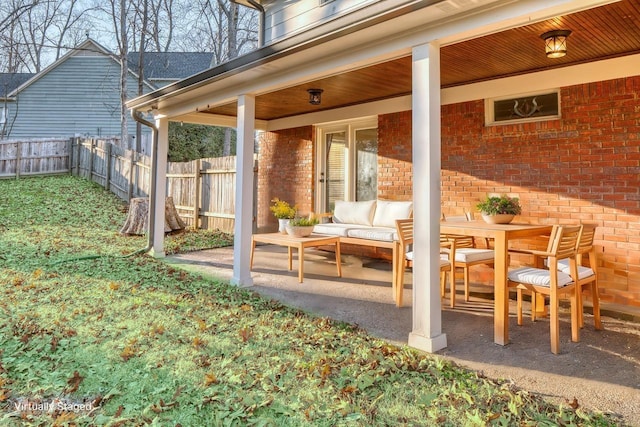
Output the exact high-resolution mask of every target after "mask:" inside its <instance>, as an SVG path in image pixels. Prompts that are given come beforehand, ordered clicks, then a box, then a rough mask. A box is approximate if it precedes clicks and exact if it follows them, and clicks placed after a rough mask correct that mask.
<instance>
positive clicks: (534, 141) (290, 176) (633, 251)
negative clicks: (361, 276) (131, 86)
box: [258, 76, 640, 307]
mask: <svg viewBox="0 0 640 427" xmlns="http://www.w3.org/2000/svg"><path fill="white" fill-rule="evenodd" d="M561 108H562V118H561V119H559V120H548V121H541V122H533V123H526V124H517V125H502V126H490V127H485V126H484V102H483V101H482V100H478V101H472V102H465V103H461V104H454V105H446V106H443V108H442V209H443V212H444V213H446V214H460V213H462V212H463V211H465V210H466V211H475V204H476V203H477V202H478V201H479V200H480V199H482V198H484V197H485V196H486V195H487V193H508V194H511V195H515V196H518V197H520V199H521V201H522V206H523V215H522V216H521V218H522V220H524V221H529V222H533V223H544V224H553V223H577V222H579V221H585V222H590V223H596V224H597V225H598V230H597V234H596V242H595V243H596V247H597V248H598V251H599V277H598V280H599V282H600V284H599V286H600V287H601V289H602V295H601V297H602V300H603V301H607V302H616V303H621V304H627V305H632V306H637V307H640V76H638V77H631V78H625V79H617V80H611V81H605V82H599V83H592V84H584V85H578V86H571V87H565V88H562V90H561ZM312 135H313V129H312V128H311V127H304V128H300V129H290V130H286V131H279V132H273V133H268V134H265V135H264V136H263V139H262V142H261V152H260V172H259V178H258V179H259V182H258V212H259V218H258V226H259V227H261V226H263V227H264V225H265V224H267V225H271V227H272V229H275V220H274V219H273V216H272V215H270V213H269V211H268V205H269V200H271V199H272V198H273V197H280V198H284V199H286V200H290V201H295V203H297V204H298V205H299V206H300V207H301V210H304V211H310V210H312V206H313V200H312V199H313V186H314V180H313V167H314V159H313V156H314V150H313V142H312ZM378 152H379V158H378V186H379V188H378V197H379V198H381V199H401V200H409V199H411V197H412V163H411V112H410V111H405V112H400V113H393V114H387V115H383V116H380V117H379V118H378ZM354 249H355V248H354ZM479 274H480V275H483V276H487V277H488V276H490V274H492V272H491V270H488V271H482V269H480V271H479ZM489 280H490V277H489Z"/></svg>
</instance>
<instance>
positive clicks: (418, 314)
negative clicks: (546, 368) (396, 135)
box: [409, 42, 447, 352]
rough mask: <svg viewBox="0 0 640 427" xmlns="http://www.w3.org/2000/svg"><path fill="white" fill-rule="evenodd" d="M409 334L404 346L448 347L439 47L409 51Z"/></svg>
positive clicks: (421, 347) (418, 48) (425, 46)
mask: <svg viewBox="0 0 640 427" xmlns="http://www.w3.org/2000/svg"><path fill="white" fill-rule="evenodd" d="M412 110H413V113H412V122H413V125H412V145H413V218H414V244H413V254H414V260H416V261H414V263H413V330H412V331H411V333H410V334H409V345H410V346H411V347H415V348H418V349H421V350H425V351H428V352H435V351H438V350H440V349H442V348H445V347H446V346H447V336H446V335H445V334H443V333H442V309H441V301H440V285H439V277H440V259H439V258H440V254H439V252H440V249H439V246H440V46H439V45H438V43H437V42H431V43H429V44H425V45H421V46H417V47H414V48H413V92H412Z"/></svg>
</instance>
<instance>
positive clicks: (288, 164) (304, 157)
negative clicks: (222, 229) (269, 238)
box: [257, 126, 315, 232]
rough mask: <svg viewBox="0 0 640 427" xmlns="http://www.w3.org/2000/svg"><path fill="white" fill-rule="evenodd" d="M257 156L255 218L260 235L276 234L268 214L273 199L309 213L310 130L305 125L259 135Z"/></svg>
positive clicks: (310, 190) (311, 150) (312, 150)
mask: <svg viewBox="0 0 640 427" xmlns="http://www.w3.org/2000/svg"><path fill="white" fill-rule="evenodd" d="M259 138H260V140H259V144H260V152H259V155H258V165H259V166H258V200H257V204H258V218H257V225H258V230H259V231H260V232H267V231H276V230H277V229H278V221H277V220H276V219H275V218H274V216H273V215H272V214H271V211H269V205H270V202H271V200H272V199H273V198H275V197H277V198H279V199H282V200H286V201H287V202H289V203H292V204H296V205H297V206H298V211H299V212H300V213H309V212H311V211H312V210H313V190H314V182H315V180H314V179H313V166H314V153H315V150H314V149H313V128H312V127H311V126H305V127H302V128H296V129H286V130H282V131H277V132H265V133H263V134H261V135H260V137H259Z"/></svg>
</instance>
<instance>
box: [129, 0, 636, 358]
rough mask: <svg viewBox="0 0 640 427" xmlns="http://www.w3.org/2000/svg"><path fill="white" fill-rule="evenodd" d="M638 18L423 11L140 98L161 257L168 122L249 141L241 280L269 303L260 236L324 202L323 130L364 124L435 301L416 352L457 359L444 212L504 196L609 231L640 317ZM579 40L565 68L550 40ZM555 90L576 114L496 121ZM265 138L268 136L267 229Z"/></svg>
mask: <svg viewBox="0 0 640 427" xmlns="http://www.w3.org/2000/svg"><path fill="white" fill-rule="evenodd" d="M381 3H385V2H381ZM393 3H394V4H396V3H395V2H393ZM409 3H410V4H409ZM453 3H456V4H455V6H456V7H451V6H454V5H453ZM463 3H464V4H463ZM639 16H640V2H638V0H623V1H619V2H615V1H613V2H612V1H603V0H600V1H596V0H581V1H568V0H565V1H562V0H555V1H545V2H540V1H519V2H509V1H492V0H484V1H477V2H473V4H471V3H470V2H459V3H458V2H452V1H447V2H433V1H416V2H408V3H406V4H405V3H403V4H402V5H401V6H397V7H393V8H390V9H388V10H377V11H376V13H375V14H373V15H371V16H361V15H360V14H353V15H349V16H346V17H343V18H341V19H337V20H336V21H334V22H332V23H331V25H330V26H328V27H322V26H320V27H317V28H314V29H311V30H309V31H306V32H303V33H300V34H297V35H294V36H292V37H290V38H288V39H285V40H283V41H281V42H278V43H275V44H273V45H270V46H265V47H263V48H261V49H259V50H257V51H255V52H252V53H250V54H248V55H245V56H243V57H240V58H237V59H234V60H232V61H230V62H228V63H225V64H222V65H221V66H218V67H215V68H212V69H211V70H208V71H206V72H204V73H201V74H199V75H196V76H193V77H190V78H188V79H185V80H183V81H181V82H178V83H176V84H174V85H171V86H168V87H166V88H163V89H161V90H159V91H156V92H153V93H151V94H149V95H145V96H142V97H140V98H137V99H134V100H132V101H130V102H129V103H128V106H129V107H131V108H132V109H133V110H134V111H135V112H149V113H151V114H153V117H154V119H155V121H156V122H155V123H156V124H155V127H156V129H157V131H156V135H157V136H158V142H159V143H158V146H157V152H156V154H157V156H158V157H157V174H156V177H155V178H156V183H157V193H156V194H155V196H154V199H155V201H156V204H157V209H156V213H157V217H156V222H155V223H156V226H157V227H158V230H157V232H156V233H155V239H154V241H153V252H154V253H155V254H156V255H157V256H162V255H163V253H164V250H163V231H162V230H161V224H163V221H162V213H163V212H164V210H163V206H162V205H163V203H164V186H165V175H164V174H165V172H164V170H165V169H166V168H165V166H166V165H165V162H166V150H167V146H168V143H169V141H168V133H167V129H168V122H169V121H184V122H192V123H203V124H211V125H226V126H234V127H236V128H237V130H238V147H237V153H238V167H237V169H238V185H237V189H238V190H237V194H236V228H235V248H234V254H233V274H232V276H231V281H232V282H233V283H235V284H237V285H239V286H252V285H254V284H255V282H254V279H255V276H254V275H253V274H252V273H251V272H250V270H249V251H248V249H249V247H250V239H251V233H252V231H253V228H254V226H257V228H258V229H261V230H267V229H269V228H270V227H272V226H275V221H274V220H273V219H272V218H271V217H270V216H269V212H268V204H269V201H270V200H271V199H272V198H273V197H281V198H283V197H288V198H291V199H292V201H294V202H295V203H297V204H298V205H299V206H300V208H301V209H302V210H303V211H305V210H306V211H314V210H316V209H317V208H318V205H319V204H320V203H321V202H320V201H321V195H320V194H319V193H320V190H319V188H320V185H321V177H320V175H319V169H318V168H317V167H316V166H317V163H318V161H319V159H320V158H321V157H319V156H318V152H317V151H316V148H317V147H318V146H319V145H321V135H319V134H318V132H317V129H319V128H321V127H322V126H323V125H325V124H328V123H329V124H330V123H338V122H340V123H342V122H344V121H347V120H357V119H362V118H363V117H365V118H368V119H370V118H373V120H374V121H375V122H376V123H377V126H376V127H377V134H378V140H379V144H380V146H379V149H378V153H377V156H378V164H377V176H378V186H377V197H378V198H380V199H384V198H389V199H401V200H412V201H413V204H414V218H415V219H416V221H415V235H416V245H415V248H414V252H415V257H416V259H419V260H420V262H418V263H416V267H415V269H414V275H413V283H415V284H423V286H414V287H413V293H412V300H411V302H412V304H411V306H412V309H411V319H412V320H411V321H412V325H411V327H410V328H409V330H410V331H411V333H410V336H409V340H408V343H409V344H410V345H411V346H414V347H417V348H420V349H423V350H427V351H438V350H441V349H443V348H445V347H446V346H447V341H448V340H447V336H446V333H447V331H446V330H443V328H442V316H441V305H440V295H439V289H438V286H437V284H438V274H439V267H438V256H437V255H438V250H437V242H438V239H436V234H439V220H440V212H441V211H447V212H448V213H460V211H462V210H470V209H471V208H472V207H473V206H474V205H475V202H477V201H478V200H479V198H481V197H483V196H484V195H486V193H488V192H495V193H510V194H517V195H519V196H520V197H521V199H522V200H523V201H525V203H526V206H525V210H526V211H527V212H526V214H524V215H523V220H525V221H528V222H531V223H542V224H551V223H558V222H563V221H564V222H578V221H582V220H595V221H597V222H599V224H600V227H601V228H600V229H601V231H600V234H599V235H598V237H597V239H598V245H599V246H600V247H601V248H602V253H601V254H602V258H603V259H602V261H601V262H602V263H603V266H602V267H603V268H602V269H601V271H602V272H603V274H602V277H601V278H600V283H601V286H602V287H603V288H604V290H605V292H604V293H603V295H604V297H605V299H606V298H609V300H610V302H617V301H619V302H623V303H625V304H628V305H638V304H639V303H638V300H639V298H638V295H640V294H639V292H640V277H639V276H638V275H639V274H640V272H638V271H637V265H639V264H640V262H638V256H639V255H638V254H639V253H640V242H639V241H638V240H637V237H634V233H635V235H637V231H638V228H637V225H634V224H637V223H638V221H637V219H638V215H639V214H640V197H639V196H638V188H639V187H640V185H639V182H638V175H639V174H638V172H639V171H640V166H639V165H638V161H639V156H640V154H639V153H640V137H639V134H640V131H639V129H640V123H639V121H640V118H639V116H640V114H638V111H637V108H636V106H637V99H638V94H639V93H640V76H638V71H637V70H638V69H640V53H639V52H640V25H638V24H639V22H638V20H639ZM564 28H571V29H572V31H573V32H572V34H571V36H570V38H569V39H568V40H569V48H568V49H569V54H567V55H566V56H565V57H562V58H559V59H553V60H551V59H549V58H547V57H546V56H545V54H544V43H543V40H541V39H540V35H541V34H543V33H546V32H547V31H550V30H554V29H556V30H557V29H564ZM603 34H606V35H607V36H603ZM612 34H615V37H610V35H612ZM312 88H322V89H323V91H324V92H323V95H322V99H323V101H322V102H321V104H320V105H312V104H310V103H309V102H308V94H307V90H308V89H312ZM549 90H553V91H554V93H557V94H558V98H557V99H558V103H559V105H561V106H563V110H562V111H563V112H562V115H559V114H558V115H556V116H554V117H551V118H549V119H548V120H544V121H537V120H535V121H534V120H524V121H516V122H508V123H506V124H503V125H500V124H498V125H496V124H495V123H492V122H491V120H489V119H488V118H487V116H486V114H488V113H487V111H489V110H490V108H489V106H491V105H495V102H497V101H500V100H502V99H505V98H506V99H508V98H509V97H512V96H513V97H516V98H517V97H518V96H523V97H524V98H526V97H527V96H533V95H532V94H536V93H540V92H545V91H549ZM524 98H522V99H524ZM534 100H535V98H534ZM256 130H262V131H264V133H263V134H262V135H261V137H260V141H259V146H260V153H259V156H260V160H259V161H260V164H261V171H263V172H262V175H261V176H260V178H259V182H258V183H257V186H258V194H257V204H258V212H259V213H258V218H257V222H256V223H254V221H253V220H254V219H253V218H252V216H251V213H252V211H253V210H252V209H251V206H252V205H253V203H254V191H253V188H254V187H253V186H254V183H253V182H252V180H251V177H252V166H253V164H252V159H253V151H254V134H255V131H256ZM414 165H416V166H419V167H414ZM283 178H284V179H283ZM426 284H430V286H427V285H426ZM515 329H516V328H511V330H512V331H513V330H515ZM507 342H508V337H507ZM507 342H504V344H506V343H507Z"/></svg>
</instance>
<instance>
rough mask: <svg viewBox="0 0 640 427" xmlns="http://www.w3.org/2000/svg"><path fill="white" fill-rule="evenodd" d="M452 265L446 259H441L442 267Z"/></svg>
mask: <svg viewBox="0 0 640 427" xmlns="http://www.w3.org/2000/svg"><path fill="white" fill-rule="evenodd" d="M450 265H451V263H450V262H449V261H447V260H446V259H440V267H449V266H450Z"/></svg>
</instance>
